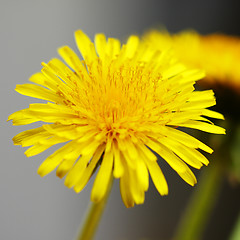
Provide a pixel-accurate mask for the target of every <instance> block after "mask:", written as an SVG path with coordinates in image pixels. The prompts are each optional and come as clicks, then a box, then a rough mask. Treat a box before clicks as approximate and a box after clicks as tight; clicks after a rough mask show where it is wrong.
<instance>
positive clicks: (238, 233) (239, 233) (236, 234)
mask: <svg viewBox="0 0 240 240" xmlns="http://www.w3.org/2000/svg"><path fill="white" fill-rule="evenodd" d="M238 239H240V214H239V216H238V219H237V222H236V224H235V226H234V229H233V232H232V234H231V237H230V240H238Z"/></svg>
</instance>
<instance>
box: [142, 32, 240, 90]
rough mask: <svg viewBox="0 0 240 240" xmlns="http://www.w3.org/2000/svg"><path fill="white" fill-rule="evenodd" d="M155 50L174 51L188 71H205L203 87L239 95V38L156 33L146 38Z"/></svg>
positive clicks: (194, 33) (149, 34)
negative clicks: (221, 88) (217, 87)
mask: <svg viewBox="0 0 240 240" xmlns="http://www.w3.org/2000/svg"><path fill="white" fill-rule="evenodd" d="M143 38H144V40H145V41H148V42H149V43H151V44H152V45H153V47H154V48H156V49H159V50H162V49H169V48H173V49H174V52H175V54H176V56H177V58H178V59H179V60H180V61H181V62H182V63H184V64H186V65H187V66H188V67H193V68H199V69H204V70H205V71H206V77H205V78H204V80H203V81H201V83H203V84H204V85H207V86H208V87H214V86H216V85H217V86H224V87H229V88H231V89H232V90H233V91H235V92H237V93H238V94H240V80H239V79H240V66H239V62H240V38H239V37H234V36H228V35H224V34H218V33H214V34H209V35H201V34H199V33H197V32H196V31H193V30H192V31H183V32H180V33H177V34H169V33H168V32H167V31H165V30H163V31H158V30H153V31H150V32H147V33H146V34H145V35H144V36H143Z"/></svg>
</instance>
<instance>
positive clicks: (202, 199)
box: [173, 162, 223, 240]
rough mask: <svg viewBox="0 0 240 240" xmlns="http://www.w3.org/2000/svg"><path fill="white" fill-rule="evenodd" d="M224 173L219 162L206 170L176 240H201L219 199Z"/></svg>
mask: <svg viewBox="0 0 240 240" xmlns="http://www.w3.org/2000/svg"><path fill="white" fill-rule="evenodd" d="M222 171H223V170H222V166H221V164H219V163H217V162H216V163H215V164H211V166H209V167H208V168H207V169H205V172H203V174H202V176H201V179H200V181H199V185H198V186H196V188H195V190H194V193H193V196H192V198H191V199H190V202H189V204H188V206H187V209H186V210H185V213H184V215H183V217H182V219H181V221H180V224H179V227H178V229H177V232H176V234H175V237H174V238H173V239H174V240H193V239H194V240H199V239H201V236H202V233H203V231H204V229H205V227H206V224H207V220H208V219H209V216H210V214H211V210H212V208H213V206H214V204H215V202H216V200H217V197H218V193H219V190H220V186H221V176H222Z"/></svg>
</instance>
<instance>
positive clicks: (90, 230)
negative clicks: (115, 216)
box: [76, 177, 113, 240]
mask: <svg viewBox="0 0 240 240" xmlns="http://www.w3.org/2000/svg"><path fill="white" fill-rule="evenodd" d="M112 183H113V177H111V180H110V183H109V184H108V190H107V192H106V194H105V196H104V198H103V199H102V200H101V201H100V202H98V203H94V202H92V203H91V205H90V207H89V209H88V212H87V215H86V218H85V222H84V224H83V226H82V228H81V231H79V233H78V236H77V238H76V240H91V239H93V237H94V235H95V233H96V230H97V227H98V225H99V223H100V219H101V216H102V214H103V211H104V208H105V206H106V203H107V200H108V197H109V194H110V190H111V188H112Z"/></svg>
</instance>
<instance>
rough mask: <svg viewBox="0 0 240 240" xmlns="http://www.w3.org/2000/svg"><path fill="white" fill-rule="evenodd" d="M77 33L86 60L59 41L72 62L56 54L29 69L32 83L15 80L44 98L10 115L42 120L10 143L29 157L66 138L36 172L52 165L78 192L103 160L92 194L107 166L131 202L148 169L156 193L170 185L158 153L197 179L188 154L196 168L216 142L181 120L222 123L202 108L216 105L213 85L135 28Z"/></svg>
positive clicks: (105, 179)
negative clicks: (122, 33) (124, 32)
mask: <svg viewBox="0 0 240 240" xmlns="http://www.w3.org/2000/svg"><path fill="white" fill-rule="evenodd" d="M75 38H76V43H77V46H78V49H79V51H80V53H81V55H82V57H83V60H80V59H79V57H78V56H77V55H76V53H74V52H73V50H71V49H70V48H69V47H67V46H64V47H62V48H60V49H59V54H60V55H61V57H62V58H63V59H64V61H65V62H66V63H67V64H68V65H69V67H70V68H69V67H67V66H66V65H65V64H64V63H63V62H61V61H60V60H58V59H52V60H51V61H50V62H49V63H47V64H45V63H43V69H42V71H41V72H40V73H36V74H34V75H33V76H32V77H31V78H30V81H31V82H33V83H31V84H23V85H17V87H16V91H17V92H19V93H21V94H23V95H27V96H30V97H33V98H39V99H43V100H46V101H47V103H35V104H30V106H29V108H27V109H23V110H20V111H18V112H15V113H13V114H12V115H11V116H10V117H9V120H12V121H13V124H14V125H25V124H30V123H34V122H38V121H42V122H45V123H46V124H43V125H42V126H41V127H39V128H35V129H31V130H27V131H24V132H22V133H19V134H18V135H16V136H15V137H14V138H13V141H14V144H16V145H22V146H23V147H28V146H31V147H30V148H29V149H28V150H27V151H26V152H25V154H26V155H27V156H28V157H30V156H33V155H36V154H39V153H41V152H43V151H44V150H46V149H48V148H50V147H51V146H53V145H55V144H58V143H63V142H66V144H65V145H64V146H63V147H61V148H59V149H58V150H57V151H56V152H54V153H53V154H52V155H50V156H49V157H48V158H47V159H46V160H45V161H44V162H43V163H42V165H41V166H40V167H39V170H38V173H39V174H40V175H41V176H45V175H46V174H48V173H50V172H51V171H53V170H54V169H55V168H57V171H56V174H57V176H59V177H60V178H62V177H64V176H66V179H65V185H66V186H67V187H69V188H71V187H73V188H74V190H75V191H76V192H80V191H81V190H82V189H83V188H84V187H85V185H86V184H87V182H88V180H89V179H90V177H91V176H92V175H93V173H94V171H95V170H96V169H97V168H98V166H99V170H98V172H97V175H96V179H95V181H94V185H93V188H92V193H91V199H92V201H95V202H97V201H100V200H101V199H102V198H103V196H104V195H105V193H106V190H107V186H108V184H109V181H110V178H111V176H112V175H113V176H114V177H115V178H119V179H120V190H121V195H122V199H123V202H124V203H125V205H126V206H127V207H131V206H133V205H134V204H135V203H136V204H141V203H143V202H144V195H145V191H147V190H148V186H149V174H150V176H151V178H152V180H153V182H154V184H155V186H156V188H157V190H158V191H159V193H160V194H161V195H166V194H168V186H167V182H166V180H165V178H164V175H163V173H162V171H161V169H160V167H159V165H158V162H157V156H156V155H157V154H158V155H160V156H161V157H162V158H163V159H165V161H166V162H167V163H168V164H169V165H170V166H171V167H172V168H173V169H174V170H175V171H176V172H177V173H178V174H179V176H180V177H181V178H182V179H183V180H185V181H186V182H187V183H189V184H190V185H194V184H195V183H196V178H195V176H194V174H193V173H192V171H191V170H190V168H189V167H188V166H187V164H188V165H190V166H192V167H194V168H198V169H199V168H200V167H201V166H202V165H203V164H204V165H207V164H208V160H207V159H206V158H205V157H204V156H203V155H202V154H201V153H200V152H199V151H198V149H202V150H203V151H205V152H208V153H212V149H211V148H210V147H208V146H206V145H205V144H204V143H202V142H200V141H199V140H197V139H195V138H194V137H192V136H190V135H188V134H187V133H185V132H183V131H181V130H178V129H177V127H184V128H195V129H199V130H202V131H206V132H209V133H216V134H223V133H224V129H222V128H221V127H218V126H216V125H214V124H212V123H211V122H210V121H209V120H208V119H207V118H205V117H213V118H219V119H223V116H222V115H221V114H219V113H216V112H213V111H211V110H208V109H206V108H208V107H211V106H213V105H215V98H214V94H213V92H212V91H210V90H209V91H202V92H199V91H195V89H194V86H193V85H194V84H195V82H196V81H197V80H199V79H201V78H202V77H203V76H204V74H203V73H202V71H198V70H187V69H186V67H185V66H183V65H182V64H180V63H178V62H177V61H176V59H175V58H174V56H173V55H172V53H171V52H170V51H155V50H152V48H151V47H149V45H148V44H145V43H142V42H140V41H139V38H138V37H137V36H130V37H129V39H128V40H127V43H126V44H125V45H122V46H121V43H120V41H119V40H117V39H113V38H109V39H108V40H106V38H105V36H104V35H103V34H97V35H96V37H95V45H94V43H92V42H91V40H90V39H89V38H88V36H87V35H85V34H84V33H83V32H82V31H80V30H78V31H76V32H75ZM186 163H187V164H186Z"/></svg>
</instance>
